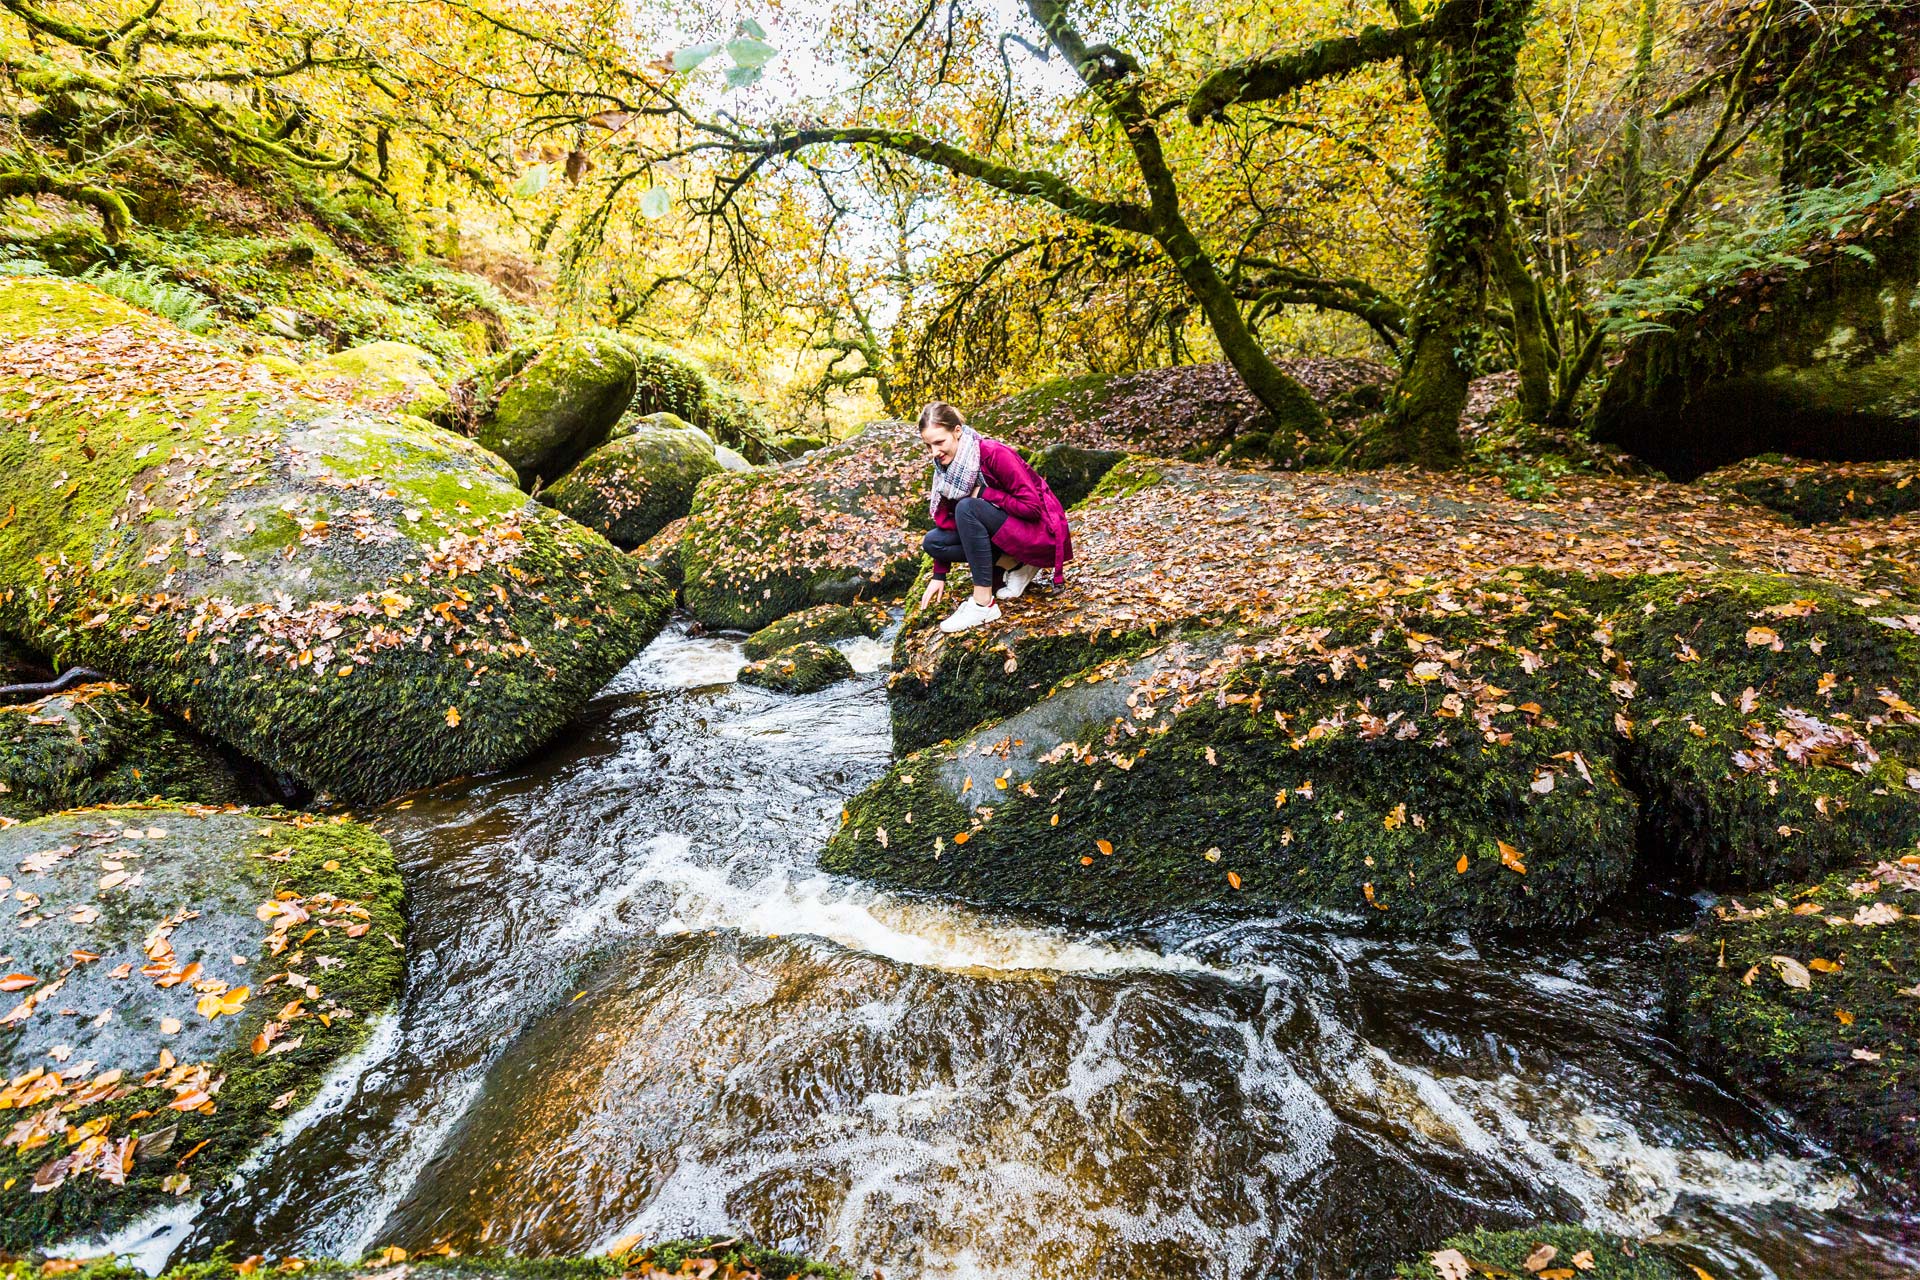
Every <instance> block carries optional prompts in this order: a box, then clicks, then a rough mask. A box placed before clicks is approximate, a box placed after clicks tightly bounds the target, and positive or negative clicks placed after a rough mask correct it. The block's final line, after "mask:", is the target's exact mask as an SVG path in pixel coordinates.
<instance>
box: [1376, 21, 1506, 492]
mask: <svg viewBox="0 0 1920 1280" xmlns="http://www.w3.org/2000/svg"><path fill="white" fill-rule="evenodd" d="M1528 9H1529V0H1478V3H1462V4H1458V5H1456V6H1451V7H1450V8H1449V10H1448V11H1447V21H1446V23H1445V26H1444V27H1443V29H1442V30H1441V31H1440V32H1439V33H1438V34H1439V40H1438V41H1437V47H1436V48H1435V49H1434V51H1433V54H1432V57H1431V60H1430V61H1429V63H1428V65H1427V69H1426V77H1425V78H1426V80H1427V85H1428V88H1427V95H1426V96H1427V102H1428V105H1429V108H1430V109H1431V111H1432V115H1433V119H1434V125H1435V129H1436V132H1437V135H1438V137H1437V145H1436V147H1435V152H1436V155H1435V158H1434V160H1433V162H1432V163H1431V164H1430V165H1429V167H1428V172H1427V177H1426V192H1425V200H1426V216H1425V223H1426V238H1427V252H1426V271H1425V273H1424V274H1423V276H1422V278H1421V281H1420V285H1419V288H1418V290H1417V292H1416V294H1415V298H1414V303H1413V308H1412V313H1413V314H1412V326H1411V336H1412V340H1413V346H1412V351H1411V353H1410V355H1409V357H1408V360H1407V364H1406V369H1405V371H1404V372H1403V373H1402V374H1401V378H1400V387H1399V394H1398V396H1397V398H1396V403H1395V406H1394V413H1393V430H1394V434H1395V437H1396V444H1397V445H1398V447H1399V450H1400V452H1402V453H1403V454H1405V455H1406V456H1407V457H1408V458H1411V459H1412V460H1414V461H1415V462H1419V463H1421V464H1422V465H1426V466H1445V465H1447V464H1448V463H1451V462H1454V461H1456V460H1457V459H1458V458H1459V456H1460V413H1461V410H1463V409H1464V408H1465V407H1466V403H1467V382H1468V380H1469V379H1470V378H1471V377H1472V374H1473V364H1474V359H1475V356H1476V354H1477V352H1478V350H1479V346H1480V341H1481V330H1482V327H1483V325H1484V323H1485V318H1486V294H1487V277H1488V274H1489V271H1490V269H1491V267H1492V262H1491V257H1492V251H1493V247H1494V244H1495V241H1496V238H1497V237H1499V236H1500V235H1502V234H1503V233H1504V229H1505V228H1504V224H1505V220H1506V215H1505V201H1504V192H1505V187H1506V181H1507V166H1508V161H1509V157H1510V156H1511V154H1512V152H1513V144H1514V132H1513V101H1514V81H1515V74H1516V71H1517V68H1518V62H1519V54H1520V45H1521V43H1522V41H1523V40H1524V39H1525V35H1526V26H1527V14H1528Z"/></svg>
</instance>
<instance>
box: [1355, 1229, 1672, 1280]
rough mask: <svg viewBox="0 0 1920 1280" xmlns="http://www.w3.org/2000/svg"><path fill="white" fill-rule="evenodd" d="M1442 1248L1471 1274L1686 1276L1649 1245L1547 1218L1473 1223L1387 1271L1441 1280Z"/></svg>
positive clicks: (1610, 1279)
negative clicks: (1492, 1225)
mask: <svg viewBox="0 0 1920 1280" xmlns="http://www.w3.org/2000/svg"><path fill="white" fill-rule="evenodd" d="M1448 1253H1454V1254H1458V1255H1460V1257H1461V1258H1463V1259H1464V1260H1465V1261H1464V1264H1462V1263H1459V1262H1453V1266H1454V1267H1455V1268H1456V1270H1457V1268H1458V1267H1459V1266H1461V1265H1464V1266H1466V1267H1467V1268H1468V1269H1469V1270H1470V1271H1471V1272H1472V1273H1473V1274H1474V1275H1487V1276H1513V1277H1520V1276H1526V1277H1533V1276H1540V1275H1549V1276H1552V1277H1554V1278H1555V1280H1564V1277H1563V1276H1562V1272H1565V1273H1566V1275H1568V1276H1575V1277H1581V1278H1582V1280H1682V1278H1683V1277H1684V1276H1685V1275H1686V1272H1684V1271H1683V1270H1682V1269H1681V1267H1680V1264H1679V1263H1677V1262H1675V1261H1673V1259H1671V1258H1670V1257H1668V1256H1667V1255H1666V1254H1665V1253H1664V1252H1662V1251H1661V1250H1660V1249H1658V1248H1657V1247H1655V1246H1652V1245H1646V1244H1638V1243H1635V1242H1634V1241H1631V1240H1626V1239H1623V1238H1621V1237H1620V1236H1616V1235H1611V1234H1609V1233H1607V1232H1602V1231H1589V1230H1587V1229H1586V1228H1585V1227H1570V1226H1562V1225H1559V1224H1550V1223H1549V1224H1542V1225H1540V1226H1535V1227H1525V1228H1521V1229H1517V1230H1510V1231H1495V1230H1491V1229H1489V1228H1486V1227H1476V1228H1474V1229H1473V1230H1472V1231H1468V1232H1465V1233H1464V1234H1461V1235H1457V1236H1449V1237H1448V1238H1447V1239H1445V1240H1442V1241H1441V1242H1440V1245H1439V1247H1438V1248H1436V1249H1432V1250H1429V1251H1427V1252H1425V1253H1423V1254H1422V1255H1421V1256H1419V1257H1417V1258H1414V1259H1412V1260H1410V1261H1407V1262H1403V1263H1401V1264H1400V1265H1399V1266H1397V1267H1395V1268H1394V1270H1393V1274H1394V1275H1395V1276H1396V1277H1397V1278H1398V1280H1443V1275H1444V1273H1443V1272H1441V1270H1440V1269H1439V1267H1437V1266H1435V1265H1434V1261H1433V1258H1434V1255H1435V1254H1442V1255H1444V1254H1448ZM1449 1261H1452V1260H1451V1259H1449ZM1529 1264H1536V1265H1529Z"/></svg>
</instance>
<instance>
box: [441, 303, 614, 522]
mask: <svg viewBox="0 0 1920 1280" xmlns="http://www.w3.org/2000/svg"><path fill="white" fill-rule="evenodd" d="M633 390H634V360H633V355H632V353H631V352H630V351H629V350H628V348H627V346H626V344H625V343H623V342H622V341H620V340H619V338H618V337H617V336H616V335H612V334H603V333H592V332H589V333H579V334H573V335H570V336H567V337H562V338H558V339H556V340H554V341H553V342H552V343H550V344H548V345H547V346H546V347H545V348H544V349H543V350H542V351H541V352H540V354H539V355H538V356H536V357H535V358H534V359H533V360H531V361H530V362H528V363H527V364H526V365H525V366H524V367H523V368H521V369H519V370H518V371H517V372H515V373H514V374H513V375H512V376H511V377H509V378H506V379H505V380H504V381H501V382H499V383H498V384H497V385H496V386H495V387H494V388H493V392H492V397H491V403H490V404H489V405H488V407H487V410H486V412H485V413H484V414H483V415H482V416H481V419H480V425H479V429H478V431H477V432H476V437H475V438H476V439H478V440H479V441H480V443H481V444H482V445H484V446H485V447H486V448H488V449H490V450H492V451H493V452H494V453H497V454H499V455H500V456H501V457H502V458H505V459H506V460H507V462H508V463H510V464H511V465H512V467H513V469H514V470H515V471H516V472H518V473H519V475H520V478H521V480H522V482H523V483H526V484H532V483H533V481H534V480H535V479H536V478H538V477H545V478H546V479H548V480H552V479H555V478H557V477H559V476H561V475H563V474H565V473H566V471H567V470H568V468H570V467H571V466H573V464H574V463H575V462H576V461H578V460H579V459H580V457H581V456H582V455H584V454H586V453H587V452H589V451H590V450H592V449H593V448H594V446H596V445H598V444H599V443H600V442H601V441H603V440H605V439H606V438H607V432H608V431H609V430H610V429H611V428H612V427H613V424H614V423H615V422H617V421H618V420H619V418H620V415H621V414H622V413H624V412H626V409H627V406H628V404H630V403H631V402H632V400H633Z"/></svg>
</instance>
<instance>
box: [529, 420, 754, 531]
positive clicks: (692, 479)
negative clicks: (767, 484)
mask: <svg viewBox="0 0 1920 1280" xmlns="http://www.w3.org/2000/svg"><path fill="white" fill-rule="evenodd" d="M719 471H720V464H719V463H718V462H717V461H715V459H714V456H713V441H712V440H711V439H709V438H708V437H707V436H706V434H705V433H704V432H701V431H699V430H698V429H697V428H693V427H689V426H687V425H686V424H685V423H684V422H681V421H680V419H678V418H676V417H674V416H673V415H672V414H656V415H654V416H653V417H651V418H643V419H641V420H640V423H639V424H638V425H636V427H635V428H634V430H633V431H631V432H630V433H629V434H627V435H624V436H621V437H619V438H618V439H616V440H612V441H609V442H608V443H606V444H603V445H601V446H600V447H599V448H597V449H595V450H593V452H591V453H589V454H588V455H587V456H586V457H584V458H582V459H581V460H580V462H579V463H578V465H576V466H575V467H574V468H573V470H571V471H569V472H567V474H566V475H564V476H562V477H561V478H560V479H559V481H558V482H556V483H555V484H553V485H552V486H551V487H549V488H547V489H545V490H543V491H542V492H541V494H540V500H541V501H542V502H545V503H546V504H547V505H548V506H551V507H553V508H554V509H555V510H557V511H559V512H560V513H562V514H563V515H567V516H570V517H572V518H573V519H575V520H578V521H579V522H580V523H581V524H584V525H586V526H587V527H588V528H589V529H592V530H594V531H595V532H596V533H599V534H600V535H601V536H603V537H604V538H606V539H607V541H609V542H611V543H613V544H614V545H615V546H617V547H637V546H639V545H640V544H641V543H643V542H645V541H646V540H647V539H649V538H651V537H652V536H653V535H654V534H656V533H658V532H660V530H661V529H663V528H665V527H666V526H667V525H669V524H671V523H672V522H673V521H675V520H678V519H680V518H681V517H682V516H684V515H686V514H687V511H688V509H689V508H691V507H692V505H693V495H694V491H695V490H697V489H698V488H699V487H700V482H701V481H702V480H703V479H705V478H706V477H708V476H710V475H715V474H718V472H719Z"/></svg>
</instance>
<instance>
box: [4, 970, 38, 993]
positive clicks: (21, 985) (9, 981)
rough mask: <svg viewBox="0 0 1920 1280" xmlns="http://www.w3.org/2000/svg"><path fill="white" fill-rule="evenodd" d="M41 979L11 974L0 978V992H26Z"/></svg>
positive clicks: (21, 974) (28, 975)
mask: <svg viewBox="0 0 1920 1280" xmlns="http://www.w3.org/2000/svg"><path fill="white" fill-rule="evenodd" d="M38 981H40V979H38V978H36V977H34V976H32V975H31V974H25V973H10V974H8V975H7V976H6V977H4V978H0V991H25V990H26V989H27V988H28V987H30V986H32V985H33V984H34V983H36V982H38Z"/></svg>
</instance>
